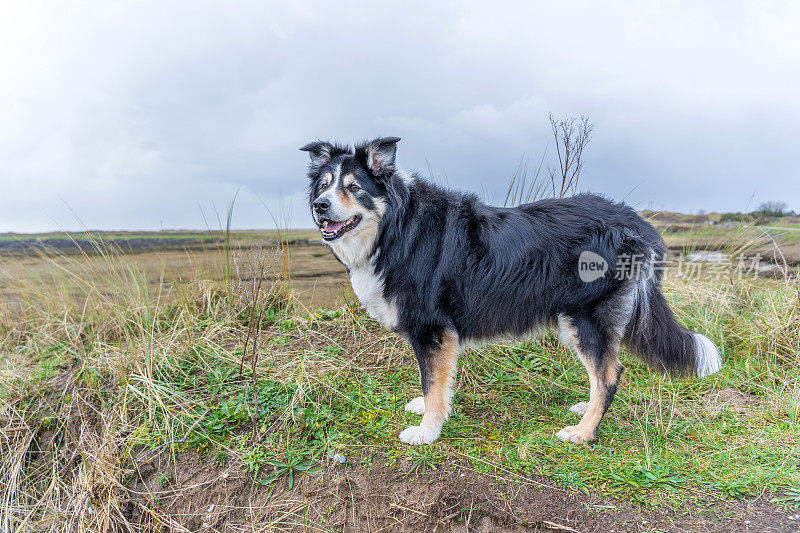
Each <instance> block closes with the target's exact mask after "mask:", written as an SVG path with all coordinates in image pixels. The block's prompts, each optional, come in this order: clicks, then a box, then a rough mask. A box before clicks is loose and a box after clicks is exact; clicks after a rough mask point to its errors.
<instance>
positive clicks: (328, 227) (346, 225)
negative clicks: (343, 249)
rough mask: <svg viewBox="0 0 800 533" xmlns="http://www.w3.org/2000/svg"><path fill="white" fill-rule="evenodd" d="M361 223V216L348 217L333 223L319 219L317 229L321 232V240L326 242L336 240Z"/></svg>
mask: <svg viewBox="0 0 800 533" xmlns="http://www.w3.org/2000/svg"><path fill="white" fill-rule="evenodd" d="M359 222H361V215H356V216H354V217H350V218H348V219H347V220H342V221H334V220H328V219H327V218H321V219H319V229H320V231H322V238H323V239H325V240H326V241H332V240H334V239H338V238H339V237H341V236H342V235H344V234H345V233H347V232H348V231H350V230H351V229H353V228H355V227H356V226H358V223H359Z"/></svg>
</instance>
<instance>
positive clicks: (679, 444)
mask: <svg viewBox="0 0 800 533" xmlns="http://www.w3.org/2000/svg"><path fill="white" fill-rule="evenodd" d="M234 259H235V261H234V265H235V266H236V268H235V269H233V273H234V274H235V275H234V277H233V279H230V280H226V274H225V270H224V268H223V267H218V266H217V265H221V264H224V261H222V260H218V261H217V262H216V263H214V262H213V261H209V262H204V260H203V261H197V263H196V264H195V266H194V267H193V275H191V276H187V275H185V274H183V275H182V276H180V277H170V276H167V275H166V274H164V275H162V276H160V278H159V281H158V282H157V283H156V282H153V277H152V276H149V275H147V274H146V273H144V272H143V271H142V269H141V268H140V267H138V266H137V264H136V263H135V262H134V261H133V260H132V259H131V258H129V257H125V256H118V255H114V254H110V253H101V254H100V255H98V256H96V257H95V258H94V259H92V258H82V259H81V260H73V259H71V258H63V257H60V258H54V259H52V260H49V261H50V262H49V267H48V268H47V269H44V268H41V269H40V268H38V267H37V268H36V269H32V268H27V267H26V265H25V264H24V263H22V264H19V265H14V266H13V268H16V270H14V271H13V273H12V274H8V272H9V269H10V268H12V267H11V266H10V265H8V264H6V265H5V272H6V274H5V283H6V285H7V289H8V290H10V291H12V292H13V294H16V295H17V297H16V298H15V299H14V300H13V301H11V302H9V300H8V299H7V300H6V305H5V306H4V308H3V309H2V311H0V349H1V350H2V354H3V357H2V361H1V362H0V365H2V366H0V460H2V471H0V490H1V491H2V494H1V497H0V529H2V530H4V531H53V532H55V531H59V532H63V531H69V532H97V531H130V530H152V531H160V530H162V529H161V528H167V529H169V528H172V529H173V530H175V531H182V530H184V529H181V528H185V526H182V525H180V524H182V523H183V524H185V523H188V522H186V521H187V520H189V518H187V517H185V516H183V517H182V516H175V515H170V514H168V513H161V512H160V511H159V498H160V497H162V496H163V494H162V493H161V492H159V490H153V491H152V492H151V493H148V495H146V497H145V496H141V495H138V496H136V497H134V495H133V494H132V492H131V482H132V481H131V480H132V479H134V478H135V475H136V471H137V468H138V467H139V466H141V464H143V463H145V462H147V461H149V460H151V459H152V458H154V457H157V456H161V455H169V454H173V455H174V454H175V453H177V452H179V451H181V450H191V451H194V452H197V453H199V454H205V456H207V457H215V458H218V459H219V460H220V462H222V463H224V464H225V465H226V468H227V469H228V470H226V471H228V472H230V471H235V472H241V471H244V472H248V475H252V476H253V479H254V480H256V481H259V482H264V483H267V482H270V483H272V481H270V480H271V479H273V478H275V479H278V480H284V479H286V478H287V476H289V477H290V476H293V475H295V476H298V477H299V476H301V475H302V472H304V470H303V469H304V468H306V467H313V466H315V465H318V464H320V463H321V462H324V461H325V460H326V459H325V457H328V456H329V455H330V454H332V453H334V452H337V453H343V454H346V455H348V456H349V455H352V454H361V455H367V456H369V454H373V455H375V456H377V457H379V458H380V459H379V460H382V461H388V462H389V463H390V464H392V465H394V466H393V467H394V468H396V467H397V465H398V464H399V463H398V461H399V462H402V461H403V460H405V461H407V462H410V464H412V467H411V468H414V469H418V468H423V469H424V468H425V466H426V465H433V466H435V465H437V464H444V463H448V462H453V461H463V460H465V458H466V459H467V460H468V461H469V462H470V463H472V464H473V466H474V468H475V469H476V470H480V471H483V472H492V473H495V474H497V473H499V472H513V473H519V474H524V475H529V474H531V473H533V474H538V475H542V476H544V477H545V478H547V479H549V480H550V481H551V482H552V483H554V484H557V485H563V486H569V487H573V488H576V489H579V490H588V489H589V488H591V489H592V490H593V491H600V492H605V493H608V494H613V495H616V496H618V497H622V498H626V499H630V500H632V501H636V502H640V503H643V504H645V505H647V504H655V503H666V504H671V505H689V504H692V505H694V504H695V503H696V502H697V500H698V498H699V497H700V496H702V497H703V498H709V497H710V498H711V499H712V501H726V500H728V499H731V498H739V497H743V496H747V495H754V494H759V493H761V492H763V491H771V492H773V493H775V494H776V495H778V496H779V497H785V498H788V500H786V501H789V502H793V500H791V498H792V496H791V495H792V494H795V493H794V492H792V491H793V490H795V489H798V488H800V474H798V471H800V470H799V469H800V464H798V457H800V373H798V372H797V369H798V367H800V355H799V354H800V341H798V339H800V293H798V285H797V283H796V282H792V283H784V282H776V281H752V280H737V279H733V278H731V279H722V280H704V281H693V282H688V281H683V280H679V279H671V280H669V281H668V283H667V285H666V290H667V293H668V295H669V297H670V299H671V301H672V303H673V304H674V306H675V308H676V310H677V312H678V314H679V317H680V319H681V321H682V322H683V323H685V324H686V325H687V326H689V327H691V328H693V329H696V330H698V331H702V332H705V333H707V334H708V335H709V336H711V338H712V339H714V340H715V341H717V342H718V343H720V345H721V346H722V348H723V351H724V355H725V369H724V370H723V372H722V373H720V374H718V375H716V376H714V377H711V378H708V379H706V380H703V381H683V382H677V381H673V380H670V379H669V378H665V377H663V376H659V375H657V374H653V373H651V372H649V371H648V370H646V369H645V368H644V367H643V366H642V365H641V364H640V363H638V362H636V361H635V360H633V359H631V358H628V359H627V360H626V365H627V366H628V368H629V370H628V372H626V374H625V376H626V377H625V383H624V384H623V386H622V387H621V391H620V393H619V395H618V398H617V401H616V402H615V404H614V406H613V407H612V411H611V413H610V416H609V418H608V420H607V421H606V422H605V423H604V425H603V428H602V429H601V435H600V443H599V444H597V445H595V446H592V447H589V448H583V447H582V448H577V447H570V446H564V445H563V444H562V443H559V442H556V441H555V440H554V438H553V434H554V433H555V432H556V431H557V430H558V429H559V428H560V427H561V426H563V425H566V423H567V422H568V421H567V420H565V417H566V416H569V415H566V414H565V408H566V406H568V405H569V404H570V403H574V401H577V400H580V399H583V396H584V395H585V394H586V389H587V384H586V383H585V376H584V374H583V372H582V370H581V368H580V364H579V363H578V362H577V361H575V359H574V358H573V357H572V355H571V354H569V353H568V352H566V351H565V350H564V349H563V348H561V347H559V345H558V344H557V343H556V342H555V341H554V339H553V338H552V337H549V336H545V337H543V338H541V339H538V340H532V341H529V342H526V343H522V344H517V345H510V346H500V347H496V348H489V349H485V350H481V351H479V352H476V351H470V352H469V353H467V354H466V355H465V356H464V363H463V365H462V369H461V372H460V375H459V384H458V393H457V395H458V396H457V400H456V408H455V412H454V416H453V418H452V420H451V421H450V422H449V424H448V425H447V427H446V429H445V433H444V435H443V437H442V439H441V441H439V442H438V443H437V444H435V445H434V446H432V447H430V448H429V449H428V450H427V451H424V452H419V451H410V450H409V449H408V448H406V447H403V446H400V445H399V443H397V441H396V438H395V436H396V434H397V432H398V431H399V430H400V429H402V428H403V427H405V426H406V425H407V424H409V423H411V422H414V418H413V416H412V415H408V414H407V413H404V412H403V410H402V406H403V404H404V402H405V401H406V400H407V399H408V398H410V397H412V396H415V395H416V392H415V391H416V377H415V370H414V367H413V354H411V353H410V350H409V348H408V347H407V346H406V345H405V344H404V343H403V342H401V341H400V340H399V339H398V338H396V337H395V336H393V335H387V334H384V333H383V332H381V331H380V330H379V329H378V328H377V327H376V325H375V324H374V323H373V322H371V321H370V320H369V319H368V318H366V317H365V316H363V315H362V314H361V313H360V312H358V310H357V306H356V305H354V304H353V303H345V304H344V305H342V306H339V307H338V308H333V309H329V310H327V311H323V310H318V311H310V310H308V309H307V308H305V307H303V305H302V302H300V301H298V300H297V299H296V297H295V296H293V293H292V292H291V291H290V290H289V288H288V287H289V280H287V279H285V278H284V276H283V272H286V271H287V269H286V268H285V265H284V263H283V261H284V257H283V256H282V255H281V254H280V252H276V251H270V250H255V251H254V250H250V251H248V252H242V253H241V254H239V255H238V256H236V255H235V254H234ZM192 260H196V258H194V259H193V258H191V257H187V261H189V262H191V261H192ZM262 269H263V270H264V273H263V274H262ZM162 272H164V270H162ZM294 272H295V273H297V269H294ZM259 280H260V281H259ZM294 282H295V280H292V283H294ZM259 283H260V284H261V285H260V288H259V285H258V284H259ZM254 348H255V349H254ZM243 362H245V363H247V364H242V363H243ZM726 389H735V390H736V391H738V392H739V393H741V394H742V395H744V396H743V397H744V398H746V399H747V403H746V404H743V405H742V406H741V408H738V407H737V408H736V409H731V408H728V407H725V406H723V407H721V408H719V409H717V408H716V407H715V408H714V409H709V402H712V403H713V400H710V399H709V398H711V397H712V396H710V394H711V393H712V392H715V391H720V390H726ZM254 397H255V398H256V400H257V403H256V404H255V406H254V404H253V401H252V399H253V398H254ZM717 407H718V406H717ZM509 413H513V416H510V415H509ZM353 443H365V444H364V445H363V446H362V445H356V444H353ZM420 453H422V454H423V455H419V454H420ZM273 481H274V479H273ZM164 483H167V484H168V483H169V479H166V481H164ZM165 491H166V489H165ZM173 492H174V491H173ZM783 494H786V496H783ZM709 495H710V496H709ZM301 508H303V503H302V501H299V502H297V505H295V506H294V507H292V506H289V507H286V508H275V507H269V505H267V504H264V506H263V507H262V508H261V511H257V510H253V509H251V511H252V512H253V517H252V520H251V521H250V526H251V527H253V528H255V527H258V528H259V529H257V530H261V531H268V530H270V527H271V526H270V524H272V525H276V524H278V523H281V524H284V525H285V524H290V525H291V523H292V520H295V519H296V518H297V515H296V513H297V512H299V511H298V510H299V509H301ZM264 509H271V512H269V513H266V514H265V513H264V511H263V510H264ZM237 516H238V517H239V522H238V523H240V524H246V522H247V520H246V516H247V514H246V513H244V514H240V515H237ZM134 517H135V520H136V521H135V523H130V522H131V520H134ZM298 523H299V522H298ZM143 524H144V525H143ZM243 527H244V526H243ZM317 529H320V528H317ZM253 530H256V529H253Z"/></svg>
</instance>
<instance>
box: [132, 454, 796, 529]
mask: <svg viewBox="0 0 800 533" xmlns="http://www.w3.org/2000/svg"><path fill="white" fill-rule="evenodd" d="M360 463H361V461H359V460H357V459H356V460H354V461H353V462H352V463H346V464H338V463H336V462H334V461H332V460H327V464H326V465H325V466H323V467H321V468H320V470H319V471H317V472H314V473H310V474H307V475H305V476H303V477H301V478H297V480H296V481H295V483H294V485H293V486H292V487H291V488H289V487H288V482H287V481H286V480H278V481H276V482H274V483H273V484H272V485H270V486H265V485H262V484H258V483H255V482H254V480H253V476H252V475H251V474H250V473H247V472H241V471H237V470H233V469H230V468H225V467H222V466H220V465H218V464H216V463H215V462H213V461H210V460H201V459H200V458H198V457H197V456H196V455H194V454H190V453H181V454H178V455H176V456H175V457H174V460H173V459H167V458H163V459H156V460H155V461H153V462H151V463H147V464H144V465H141V466H140V467H139V469H138V472H137V473H136V475H135V476H134V477H133V478H132V479H131V480H130V483H129V484H128V489H129V490H130V498H129V499H128V500H127V502H126V503H125V504H124V514H125V516H126V518H127V519H128V520H129V521H130V523H131V524H132V525H134V527H136V528H137V529H140V530H144V531H162V530H170V531H208V532H215V531H219V532H232V531H245V530H246V531H276V530H281V531H399V532H416V531H442V532H458V533H462V532H464V533H466V532H468V531H475V532H497V533H501V532H502V533H505V532H517V531H531V530H540V531H581V532H584V531H603V532H605V533H610V532H612V531H653V530H661V531H776V532H777V531H791V528H789V527H788V526H789V523H787V522H786V516H785V514H786V513H785V512H782V511H781V510H780V509H778V508H776V507H774V506H773V505H770V504H769V503H766V501H764V500H761V499H759V500H753V501H749V502H730V501H727V502H725V503H724V505H719V503H720V502H708V505H707V506H704V507H705V508H696V509H683V510H672V509H653V510H642V509H640V508H638V507H636V506H634V505H632V504H628V503H624V502H620V501H617V500H609V499H601V498H598V497H595V496H592V495H588V494H583V493H581V492H578V491H574V490H568V489H562V488H559V487H556V486H553V485H552V484H551V483H548V482H547V481H545V480H540V479H534V478H520V477H515V476H511V475H509V476H508V477H504V476H503V475H500V476H496V475H488V474H482V473H479V472H476V471H475V470H474V469H473V468H471V467H470V466H468V465H466V464H463V465H449V466H446V467H442V468H439V469H438V470H434V471H428V472H410V473H409V468H410V465H408V464H403V462H402V461H401V462H400V463H399V464H398V465H397V468H396V469H394V468H391V467H389V466H386V465H385V464H382V463H383V462H382V461H379V460H377V459H375V460H373V461H372V464H371V465H370V466H369V467H367V466H362V465H361V464H360ZM259 477H264V476H263V475H262V476H259ZM156 517H158V518H156Z"/></svg>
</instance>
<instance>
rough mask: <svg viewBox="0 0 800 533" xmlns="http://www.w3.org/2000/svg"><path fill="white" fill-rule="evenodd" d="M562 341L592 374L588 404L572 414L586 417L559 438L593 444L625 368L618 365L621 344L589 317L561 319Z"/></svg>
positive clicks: (566, 429) (567, 429)
mask: <svg viewBox="0 0 800 533" xmlns="http://www.w3.org/2000/svg"><path fill="white" fill-rule="evenodd" d="M559 328H560V329H561V337H562V339H563V340H564V341H565V342H567V343H568V345H570V346H571V347H573V348H574V349H575V351H576V352H577V354H578V357H579V358H580V360H581V362H582V363H583V365H584V366H585V367H586V371H587V372H588V373H589V402H588V403H584V402H581V403H578V404H575V405H573V406H572V407H571V408H570V410H571V411H573V412H576V413H578V414H581V415H583V417H582V418H581V421H580V422H579V423H578V425H577V426H569V427H565V428H564V429H562V430H561V431H559V432H558V433H557V434H556V436H557V437H558V438H560V439H561V440H564V441H570V442H574V443H576V444H581V443H583V442H588V441H591V440H594V439H595V437H596V436H597V428H598V427H599V426H600V420H602V418H603V415H604V414H605V412H606V411H607V410H608V407H609V405H611V401H612V400H613V399H614V394H615V393H616V392H617V384H618V383H619V378H620V376H621V375H622V371H623V369H624V368H623V366H622V364H621V363H620V362H619V350H620V348H619V346H620V342H619V339H618V338H617V335H615V332H613V331H607V330H606V331H604V330H603V329H602V328H601V327H599V325H598V324H597V323H596V322H595V321H594V320H592V319H591V318H589V317H585V316H584V317H580V318H568V317H560V318H559Z"/></svg>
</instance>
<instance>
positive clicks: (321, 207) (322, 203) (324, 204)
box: [314, 198, 331, 215]
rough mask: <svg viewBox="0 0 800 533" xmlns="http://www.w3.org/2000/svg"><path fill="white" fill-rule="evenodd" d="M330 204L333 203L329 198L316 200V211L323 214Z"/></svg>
mask: <svg viewBox="0 0 800 533" xmlns="http://www.w3.org/2000/svg"><path fill="white" fill-rule="evenodd" d="M330 206H331V203H330V202H329V201H328V200H325V199H324V198H320V199H319V200H316V201H315V202H314V211H316V212H317V213H319V214H320V215H321V214H322V213H324V212H325V211H327V210H328V208H329V207H330Z"/></svg>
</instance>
